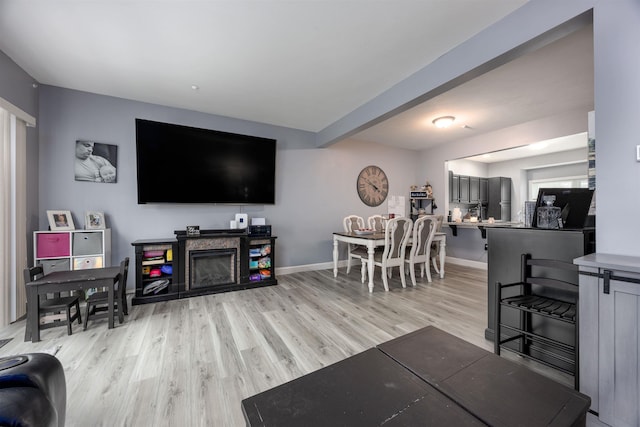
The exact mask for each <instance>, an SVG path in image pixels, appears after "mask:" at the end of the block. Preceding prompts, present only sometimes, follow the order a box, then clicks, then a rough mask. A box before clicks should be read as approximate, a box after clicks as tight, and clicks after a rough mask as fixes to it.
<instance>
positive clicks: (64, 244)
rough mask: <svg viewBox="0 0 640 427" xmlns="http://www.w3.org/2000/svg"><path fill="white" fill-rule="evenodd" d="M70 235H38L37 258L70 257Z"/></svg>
mask: <svg viewBox="0 0 640 427" xmlns="http://www.w3.org/2000/svg"><path fill="white" fill-rule="evenodd" d="M69 236H70V234H69V233H38V234H37V237H36V241H37V245H38V249H37V254H36V256H37V258H55V257H63V256H70V255H71V253H70V245H69V242H70V240H69Z"/></svg>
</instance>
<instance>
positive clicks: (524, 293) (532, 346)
mask: <svg viewBox="0 0 640 427" xmlns="http://www.w3.org/2000/svg"><path fill="white" fill-rule="evenodd" d="M534 269H535V270H534ZM510 288H516V290H517V291H518V292H517V293H516V294H514V293H513V291H511V293H509V292H505V291H507V290H509V289H510ZM494 298H495V300H494V302H495V310H494V319H493V327H494V332H495V335H494V353H495V354H500V351H501V349H502V350H509V351H511V352H514V353H516V354H519V355H520V356H523V357H525V358H528V359H532V360H535V361H537V362H539V363H542V364H544V365H546V366H550V367H552V368H556V369H558V370H560V371H563V372H565V373H567V374H570V375H573V376H574V379H575V384H574V385H575V389H576V390H578V389H579V370H578V359H579V358H578V266H577V265H574V264H572V263H570V262H565V261H558V260H552V259H533V258H532V257H531V255H530V254H522V257H521V266H520V281H519V282H515V283H510V284H505V285H503V284H501V283H500V282H496V283H495V293H494ZM503 309H511V310H515V311H516V312H517V313H519V315H520V316H519V322H517V324H516V322H513V321H512V322H506V321H505V320H504V319H503V317H504V316H503V315H504V314H506V313H502V311H503ZM541 320H544V321H541ZM556 322H558V323H556ZM554 324H556V325H559V324H565V329H568V330H569V331H570V335H573V337H572V339H565V337H561V336H559V334H558V329H559V326H558V327H554ZM567 325H568V326H567ZM554 332H555V333H554ZM571 340H573V342H570V341H571ZM509 343H511V344H510V345H507V344H509Z"/></svg>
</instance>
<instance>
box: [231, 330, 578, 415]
mask: <svg viewBox="0 0 640 427" xmlns="http://www.w3.org/2000/svg"><path fill="white" fill-rule="evenodd" d="M589 404H590V399H589V397H588V396H585V395H583V394H581V393H579V392H577V391H575V390H573V389H571V388H569V387H566V386H564V385H562V384H559V383H557V382H555V381H553V380H551V379H548V378H546V377H544V376H542V375H540V374H537V373H535V372H533V371H531V370H528V369H527V368H525V367H523V366H521V365H518V364H516V363H514V362H511V361H509V360H506V359H503V358H500V357H499V356H496V355H494V354H493V353H489V352H488V351H485V350H483V349H481V348H479V347H476V346H474V345H472V344H469V343H467V342H465V341H463V340H461V339H459V338H456V337H454V336H452V335H449V334H447V333H446V332H443V331H441V330H439V329H437V328H434V327H432V326H428V327H426V328H422V329H419V330H417V331H415V332H412V333H410V334H407V335H405V336H402V337H399V338H396V339H394V340H391V341H389V342H387V343H384V344H381V345H379V346H378V347H376V348H372V349H369V350H366V351H364V352H362V353H360V354H357V355H355V356H352V357H350V358H348V359H345V360H343V361H341V362H338V363H335V364H333V365H330V366H327V367H325V368H322V369H320V370H318V371H315V372H312V373H310V374H308V375H305V376H303V377H300V378H298V379H295V380H293V381H290V382H288V383H285V384H282V385H280V386H278V387H275V388H273V389H271V390H267V391H265V392H262V393H259V394H257V395H255V396H252V397H249V398H247V399H244V400H243V401H242V410H243V412H244V415H245V420H246V422H247V425H248V426H252V427H255V426H273V425H277V426H328V425H349V426H351V425H367V426H369V425H383V424H384V425H388V426H401V425H428V426H467V425H471V426H473V425H492V426H504V427H511V426H514V425H520V426H532V427H533V426H541V425H544V426H580V425H582V426H584V425H585V423H586V414H587V410H588V409H589Z"/></svg>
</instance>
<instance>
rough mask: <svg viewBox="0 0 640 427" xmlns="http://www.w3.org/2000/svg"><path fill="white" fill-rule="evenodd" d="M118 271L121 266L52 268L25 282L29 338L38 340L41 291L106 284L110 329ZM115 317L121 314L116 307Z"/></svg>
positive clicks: (99, 286)
mask: <svg viewBox="0 0 640 427" xmlns="http://www.w3.org/2000/svg"><path fill="white" fill-rule="evenodd" d="M119 275H120V267H107V268H89V269H85V270H70V271H54V272H53V273H50V274H47V275H46V276H44V277H41V278H40V279H38V280H36V281H34V282H29V283H27V309H28V312H27V322H29V326H30V330H31V341H32V342H38V341H40V322H39V319H38V309H39V307H40V295H44V294H48V293H53V292H65V291H76V290H81V289H91V288H101V287H105V288H107V290H108V295H109V301H108V303H109V329H112V328H113V326H114V322H113V315H114V312H113V310H114V309H113V306H114V304H113V302H114V287H115V284H116V282H117V281H118V278H119ZM118 319H119V320H120V322H121V323H122V322H123V321H124V314H123V313H122V310H120V309H118Z"/></svg>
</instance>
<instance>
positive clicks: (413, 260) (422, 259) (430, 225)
mask: <svg viewBox="0 0 640 427" xmlns="http://www.w3.org/2000/svg"><path fill="white" fill-rule="evenodd" d="M437 227H438V222H437V220H436V219H435V218H432V217H429V216H426V215H425V216H422V217H420V218H418V219H417V220H416V222H415V223H414V224H413V233H412V239H411V241H412V243H411V249H410V250H409V251H405V256H406V258H405V260H404V261H405V263H407V264H408V266H409V272H410V274H411V283H412V284H413V286H416V269H415V267H416V264H420V277H424V273H425V270H426V272H427V281H428V282H429V283H431V266H430V265H429V259H430V258H431V244H432V242H433V236H434V235H435V233H436V230H437Z"/></svg>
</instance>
